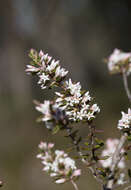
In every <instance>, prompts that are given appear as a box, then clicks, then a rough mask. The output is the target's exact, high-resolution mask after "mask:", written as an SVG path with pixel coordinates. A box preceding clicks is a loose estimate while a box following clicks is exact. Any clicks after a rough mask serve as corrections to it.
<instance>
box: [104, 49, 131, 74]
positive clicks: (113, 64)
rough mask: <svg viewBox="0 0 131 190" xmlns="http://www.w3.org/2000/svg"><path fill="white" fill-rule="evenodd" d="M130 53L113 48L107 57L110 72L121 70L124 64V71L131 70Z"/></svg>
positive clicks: (128, 71)
mask: <svg viewBox="0 0 131 190" xmlns="http://www.w3.org/2000/svg"><path fill="white" fill-rule="evenodd" d="M130 63H131V53H124V52H122V51H120V50H119V49H115V50H114V51H113V53H112V54H111V55H110V57H109V59H108V69H109V71H110V72H112V73H119V72H121V66H124V65H125V67H124V68H125V69H126V72H127V73H128V74H129V73H130V70H131V65H130Z"/></svg>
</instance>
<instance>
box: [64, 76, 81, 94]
mask: <svg viewBox="0 0 131 190" xmlns="http://www.w3.org/2000/svg"><path fill="white" fill-rule="evenodd" d="M66 88H67V89H69V90H70V93H71V95H74V96H76V97H80V96H81V93H80V92H81V85H80V82H77V83H75V84H73V83H72V81H71V79H69V81H66Z"/></svg>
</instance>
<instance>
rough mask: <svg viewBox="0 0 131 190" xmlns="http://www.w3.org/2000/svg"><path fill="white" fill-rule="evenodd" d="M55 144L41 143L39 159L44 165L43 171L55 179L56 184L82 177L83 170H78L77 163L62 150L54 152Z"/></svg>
mask: <svg viewBox="0 0 131 190" xmlns="http://www.w3.org/2000/svg"><path fill="white" fill-rule="evenodd" d="M53 147H54V144H52V143H48V144H47V143H46V142H41V143H40V144H39V149H40V151H41V153H40V154H38V155H37V158H39V159H41V163H42V164H43V165H44V168H43V171H46V172H48V173H49V174H50V176H51V177H54V178H55V183H64V182H66V181H69V180H72V179H74V178H75V179H76V178H78V177H79V176H80V175H81V170H80V169H77V168H76V165H75V161H74V160H72V159H71V158H70V157H68V155H67V154H66V153H65V152H64V151H62V150H55V151H53V150H52V149H53Z"/></svg>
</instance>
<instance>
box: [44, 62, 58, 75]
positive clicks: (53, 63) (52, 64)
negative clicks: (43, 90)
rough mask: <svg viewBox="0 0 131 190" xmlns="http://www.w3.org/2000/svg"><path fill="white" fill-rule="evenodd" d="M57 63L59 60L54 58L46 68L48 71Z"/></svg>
mask: <svg viewBox="0 0 131 190" xmlns="http://www.w3.org/2000/svg"><path fill="white" fill-rule="evenodd" d="M58 64H59V61H55V60H54V59H53V60H52V61H51V64H50V65H48V66H47V68H46V70H47V71H49V72H50V73H51V72H52V71H53V70H54V69H55V68H56V66H57V65H58Z"/></svg>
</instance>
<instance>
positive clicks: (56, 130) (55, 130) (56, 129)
mask: <svg viewBox="0 0 131 190" xmlns="http://www.w3.org/2000/svg"><path fill="white" fill-rule="evenodd" d="M59 130H60V126H59V125H56V126H55V127H54V129H53V132H52V134H53V135H55V134H56V133H58V131H59Z"/></svg>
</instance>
